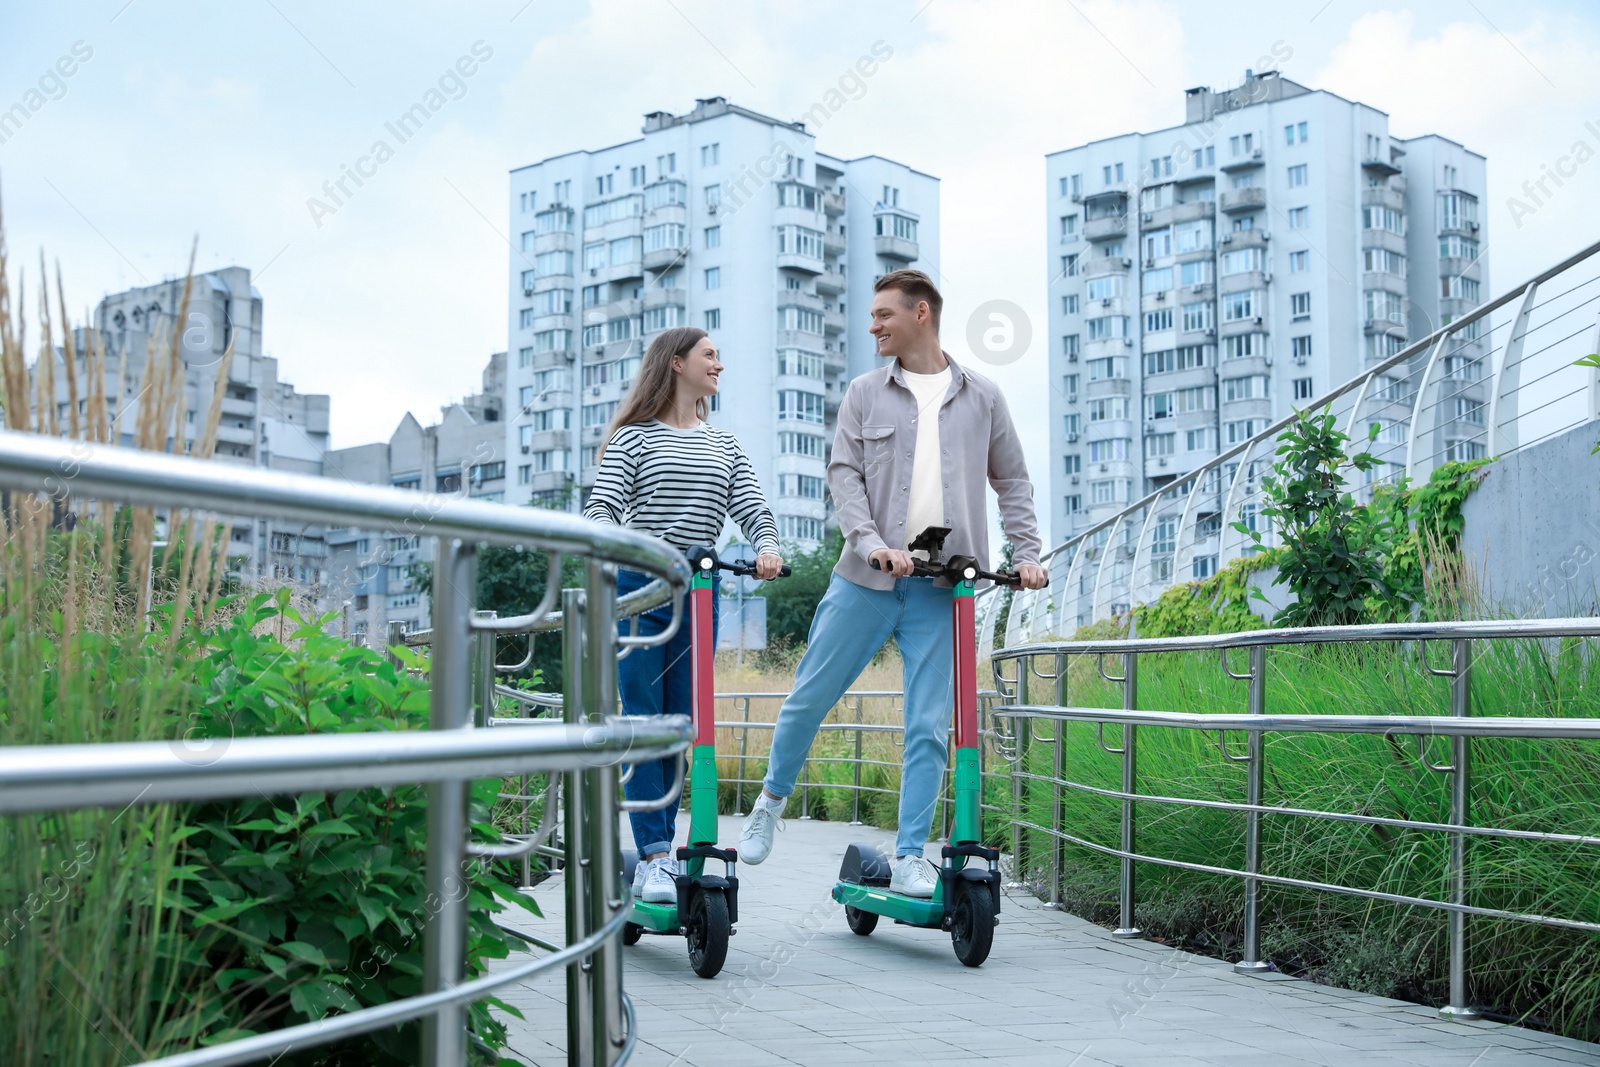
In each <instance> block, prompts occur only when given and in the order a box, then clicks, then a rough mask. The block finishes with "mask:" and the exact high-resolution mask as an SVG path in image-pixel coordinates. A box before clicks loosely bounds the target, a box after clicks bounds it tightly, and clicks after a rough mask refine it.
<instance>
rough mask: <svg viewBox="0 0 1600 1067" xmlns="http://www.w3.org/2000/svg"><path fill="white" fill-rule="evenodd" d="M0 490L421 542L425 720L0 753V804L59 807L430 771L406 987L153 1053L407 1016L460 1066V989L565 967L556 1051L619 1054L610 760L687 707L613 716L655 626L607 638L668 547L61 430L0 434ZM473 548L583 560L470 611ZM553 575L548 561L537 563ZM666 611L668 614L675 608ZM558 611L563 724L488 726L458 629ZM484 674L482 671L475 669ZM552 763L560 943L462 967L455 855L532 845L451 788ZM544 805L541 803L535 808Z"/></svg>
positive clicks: (545, 622) (495, 507)
mask: <svg viewBox="0 0 1600 1067" xmlns="http://www.w3.org/2000/svg"><path fill="white" fill-rule="evenodd" d="M0 489H4V490H7V491H9V492H10V493H11V494H12V499H13V503H14V502H15V497H16V494H19V493H22V494H35V495H37V496H40V497H44V498H47V499H49V500H50V501H52V502H53V503H54V504H55V505H56V506H57V507H59V508H67V507H69V506H70V504H71V502H72V501H73V500H75V499H76V500H88V499H96V500H104V501H114V502H118V503H123V504H132V505H136V506H144V507H149V508H153V509H160V510H163V511H166V512H168V513H169V514H170V515H173V516H175V515H176V514H177V513H179V512H180V511H187V512H189V513H190V514H191V515H199V514H212V515H217V514H221V515H236V516H252V517H271V518H278V519H291V520H298V521H303V522H308V523H326V524H330V525H344V526H353V527H359V528H365V529H376V530H404V531H406V532H407V533H408V534H420V535H423V536H432V537H435V538H436V539H437V553H436V562H435V569H434V590H435V595H434V597H433V624H434V625H433V628H432V630H431V632H430V634H429V638H430V641H431V646H432V647H431V659H430V664H429V674H430V683H429V702H430V730H429V731H428V732H426V733H393V734H378V735H372V734H362V735H332V736H329V735H323V736H309V737H294V738H246V739H238V740H235V741H233V742H231V743H230V745H229V747H228V748H227V750H226V751H225V752H224V753H222V755H221V756H220V757H218V758H217V759H216V760H214V761H211V762H209V763H207V764H205V765H201V764H199V763H197V762H195V761H186V760H184V759H183V758H182V757H181V756H180V754H179V753H178V752H177V751H176V750H175V749H174V748H173V747H172V746H170V745H168V744H166V743H162V742H156V743H154V744H139V745H123V744H97V745H82V746H28V747H20V748H18V747H12V748H3V749H0V811H9V812H21V811H38V810H56V809H72V808H81V807H85V806H101V805H109V804H123V803H134V802H138V803H148V802H155V801H160V800H193V799H201V798H206V797H231V796H242V795H245V794H247V793H249V794H254V793H255V791H256V790H258V789H259V790H261V791H262V792H272V791H274V790H275V791H278V792H287V791H294V790H315V791H322V790H324V789H327V788H349V787H357V786H367V785H392V784H397V783H401V782H415V781H422V782H426V783H427V801H428V803H427V846H426V847H427V852H426V856H427V859H426V864H427V870H426V891H427V893H428V894H429V895H430V899H433V900H437V901H438V902H439V906H438V908H437V909H436V910H434V911H431V912H430V914H429V916H428V919H427V922H426V925H425V928H424V931H423V949H424V953H423V955H424V966H423V979H422V993H421V994H420V995H418V996H415V997H410V998H406V999H404V1000H400V1001H395V1002H392V1003H389V1004H385V1005H382V1006H380V1007H375V1008H369V1009H364V1010H362V1011H357V1012H351V1013H349V1014H347V1015H342V1016H337V1017H334V1018H331V1019H327V1020H324V1021H322V1022H319V1023H315V1024H309V1025H308V1026H301V1027H294V1028H290V1029H285V1030H280V1031H277V1032H275V1033H267V1034H262V1035H259V1036H257V1037H252V1038H247V1039H243V1040H239V1041H233V1042H229V1043H226V1044H221V1045H217V1046H214V1047H211V1048H207V1049H203V1050H198V1051H194V1052H188V1053H183V1054H180V1055H178V1056H173V1057H168V1058H166V1059H164V1060H160V1061H157V1062H159V1063H161V1064H163V1065H171V1067H178V1065H182V1067H198V1065H201V1064H205V1065H208V1067H209V1065H218V1064H232V1063H244V1062H248V1061H252V1060H256V1059H259V1058H261V1057H263V1056H270V1055H272V1054H273V1053H277V1052H282V1051H283V1050H284V1049H287V1048H288V1047H290V1046H291V1045H293V1046H296V1047H301V1048H303V1047H306V1046H307V1045H312V1044H318V1043H325V1042H327V1041H330V1040H333V1039H335V1038H337V1037H342V1036H348V1035H349V1034H353V1033H360V1032H364V1031H367V1030H371V1029H375V1028H377V1027H381V1026H387V1025H392V1024H395V1023H398V1022H401V1021H404V1020H408V1019H421V1020H422V1057H423V1059H422V1062H423V1063H424V1064H425V1065H426V1067H463V1065H464V1064H465V1063H466V1059H467V1036H468V1035H467V1007H468V1004H469V1003H470V1002H471V1001H472V1000H474V999H477V998H479V997H481V996H483V995H484V994H485V993H486V992H488V991H489V990H491V989H494V988H498V987H500V986H503V985H506V984H509V983H511V982H515V981H518V980H520V979H523V978H526V977H528V976H529V975H532V974H535V973H537V972H539V971H541V970H545V969H548V968H552V967H557V966H564V967H565V968H566V972H567V1037H568V1061H569V1063H573V1064H579V1063H581V1064H586V1065H593V1067H612V1065H614V1064H616V1063H618V1062H620V1061H621V1060H622V1059H624V1058H626V1056H627V1055H628V1054H629V1053H630V1052H631V1049H632V1046H633V1040H634V1036H635V1035H634V1034H633V1025H632V1021H631V1020H632V1008H631V1005H629V1004H628V1002H627V1001H626V998H625V997H624V995H623V990H622V970H621V957H620V951H621V949H620V944H619V938H620V935H621V930H622V926H623V924H624V922H625V921H626V916H627V906H628V900H627V893H626V890H625V887H623V886H622V884H621V877H620V873H619V870H618V847H617V840H616V835H617V812H618V811H619V810H623V809H625V808H626V805H625V804H622V803H619V802H618V800H617V783H618V774H617V764H618V763H619V762H621V761H623V760H626V761H628V762H633V761H637V760H641V759H650V758H660V757H662V756H665V755H668V754H670V753H673V752H682V751H684V750H685V749H686V748H687V747H688V744H689V741H690V739H691V735H690V731H689V725H688V721H687V720H686V719H667V720H662V721H660V722H657V723H653V724H644V723H640V722H638V721H633V720H618V719H616V718H614V717H613V716H611V714H610V712H611V711H612V709H613V708H614V706H615V696H614V691H615V685H616V656H617V647H618V645H619V644H630V643H633V644H640V643H645V642H647V641H648V642H652V643H653V642H655V641H658V640H664V639H665V637H652V638H627V637H623V638H619V637H618V636H617V631H616V621H615V619H616V614H615V612H616V610H617V597H616V568H617V567H618V566H624V567H629V568H632V569H636V570H641V571H645V572H647V573H650V574H653V575H655V576H656V577H657V578H659V579H661V581H660V582H657V583H653V585H652V586H651V587H648V588H647V589H645V590H641V591H640V592H639V594H637V595H636V596H635V597H634V598H633V599H632V600H630V601H629V602H628V603H629V605H630V606H636V605H638V604H641V603H643V602H645V601H647V600H649V599H650V598H652V597H656V598H659V599H662V600H664V599H666V598H668V597H672V598H673V599H674V600H675V601H676V602H681V601H682V596H681V595H678V594H681V593H682V592H683V591H684V590H686V589H687V586H688V579H689V568H688V564H687V562H686V561H685V560H684V559H683V557H682V556H681V554H679V553H678V552H677V551H676V550H674V549H672V548H671V547H670V546H669V545H667V544H666V543H665V542H662V541H658V540H656V539H654V538H650V537H646V536H643V535H640V534H637V533H634V532H631V531H628V530H624V529H619V528H617V527H612V526H601V525H598V524H594V523H590V522H587V521H585V520H582V519H580V518H578V517H576V516H572V515H567V514H564V513H560V512H552V511H544V510H537V509H531V508H509V507H505V506H504V505H500V504H492V503H484V502H477V501H466V500H460V499H452V498H445V497H438V496H424V495H419V494H416V493H411V492H406V491H403V490H397V489H390V488H382V487H375V486H358V485H349V484H345V483H342V482H338V481H334V480H332V479H323V478H315V477H308V476H303V475H290V474H285V473H280V472H275V471H268V470H261V469H255V468H244V467H238V466H233V465H224V464H219V463H207V462H203V461H199V460H194V459H188V458H183V457H178V456H171V455H165V454H157V453H150V452H139V451H135V450H132V449H123V448H114V447H110V446H106V445H101V444H89V443H85V442H81V441H78V442H68V441H61V440H57V439H53V438H47V437H40V436H35V435H31V434H22V433H16V432H13V431H0ZM479 544H498V545H506V546H522V547H527V548H535V549H541V550H544V551H547V552H549V553H551V554H552V556H553V557H554V556H555V555H556V554H558V553H568V554H577V555H582V556H587V557H588V558H589V562H588V570H587V579H586V586H585V588H584V589H568V590H564V591H561V596H562V604H561V609H562V610H561V612H560V614H559V615H554V616H553V615H551V614H550V613H549V608H550V607H551V606H552V605H553V603H554V596H555V592H556V588H557V585H558V583H552V586H551V590H550V592H549V593H548V594H547V596H546V598H545V602H544V603H542V604H541V605H540V606H539V607H538V608H537V609H536V610H535V612H533V613H532V614H531V615H530V616H525V617H520V618H518V619H512V620H496V619H494V618H492V617H489V616H486V615H483V614H480V613H477V612H475V611H474V610H473V603H472V599H473V595H474V589H475V586H476V581H475V561H476V553H477V548H478V545H479ZM552 571H553V572H555V573H559V572H556V571H555V566H554V565H553V567H552ZM676 614H677V613H676V612H675V615H676ZM556 625H559V626H560V628H561V632H562V639H563V655H564V657H565V664H566V687H565V693H564V696H563V704H564V718H565V720H566V721H565V722H564V723H545V724H541V725H539V726H538V728H536V729H520V730H503V731H495V732H492V733H491V732H488V731H483V730H475V729H474V728H473V727H474V725H475V724H487V721H488V719H489V718H490V714H489V709H490V707H491V706H492V699H493V698H492V695H491V694H492V689H491V688H485V687H484V682H483V681H482V680H483V679H484V678H485V673H484V672H483V671H480V670H475V669H474V666H473V661H472V657H473V655H474V654H475V653H476V654H477V655H478V656H480V657H485V656H487V652H486V651H485V650H486V649H490V650H492V643H491V642H479V644H478V647H477V648H476V649H474V648H473V647H471V640H472V637H473V635H474V634H493V633H497V632H506V631H507V630H516V629H517V628H519V627H524V626H527V627H533V626H539V627H553V626H556ZM489 677H490V679H491V680H492V675H490V676H489ZM541 770H542V771H545V772H547V773H555V772H561V774H562V777H563V790H562V791H563V793H564V800H565V803H564V804H563V817H564V822H565V833H564V834H563V838H562V840H563V848H564V853H563V859H564V860H565V864H566V869H567V901H568V907H567V917H566V922H567V929H566V934H567V937H566V945H565V946H564V947H560V948H557V947H556V946H553V945H545V947H547V948H550V949H553V950H554V951H553V954H552V955H549V956H546V957H544V958H542V959H540V960H537V961H535V962H533V963H530V964H525V965H522V966H518V967H513V968H511V969H509V970H507V971H504V972H502V973H500V974H496V975H491V976H487V977H484V978H479V979H476V980H474V981H471V982H468V981H465V980H464V972H465V966H466V939H467V916H468V908H467V894H466V893H465V892H462V891H461V889H462V886H463V885H464V878H465V874H464V871H463V865H464V863H465V862H466V860H467V858H468V857H469V856H476V857H483V858H497V859H504V858H514V857H516V856H518V855H523V854H526V852H527V851H531V846H530V845H528V843H527V842H519V843H517V844H515V845H513V846H510V847H507V846H497V845H483V844H476V843H473V842H471V841H470V840H469V833H470V829H469V825H468V821H467V819H468V786H469V784H470V782H471V781H472V780H474V779H479V778H486V777H494V776H497V775H526V774H530V773H534V772H536V771H541ZM547 806H548V805H547Z"/></svg>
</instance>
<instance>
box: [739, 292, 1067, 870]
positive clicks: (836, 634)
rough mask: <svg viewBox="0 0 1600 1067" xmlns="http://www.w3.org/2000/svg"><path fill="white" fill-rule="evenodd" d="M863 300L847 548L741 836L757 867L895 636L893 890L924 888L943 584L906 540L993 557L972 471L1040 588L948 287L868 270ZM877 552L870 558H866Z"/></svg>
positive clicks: (948, 638)
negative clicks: (833, 715)
mask: <svg viewBox="0 0 1600 1067" xmlns="http://www.w3.org/2000/svg"><path fill="white" fill-rule="evenodd" d="M874 289H875V291H876V294H877V295H876V296H875V298H874V299H873V302H872V329H871V332H872V335H873V337H874V338H876V339H877V343H878V354H879V355H880V356H887V357H888V358H889V359H891V360H892V361H893V362H891V363H890V364H889V366H888V367H886V368H884V369H882V370H874V371H871V372H869V373H867V374H863V375H862V376H861V377H859V378H857V379H855V380H854V381H852V382H851V383H850V388H849V390H848V391H847V392H846V393H845V396H844V401H843V402H842V403H841V404H840V406H839V429H838V432H837V434H836V435H835V437H834V441H833V458H832V460H831V461H830V462H829V464H828V485H829V488H830V489H831V490H832V491H833V503H834V512H835V514H836V515H837V516H838V519H839V528H840V530H841V531H842V532H843V533H844V537H845V547H844V552H843V553H841V554H840V556H839V563H838V565H837V566H835V567H834V570H833V578H832V580H831V581H830V583H829V585H828V591H827V593H826V594H825V595H824V596H823V598H822V602H821V603H819V604H818V605H817V613H816V615H815V617H813V619H812V621H811V634H810V638H809V643H808V645H807V647H806V653H805V655H804V656H803V657H802V658H801V660H800V666H799V668H798V669H797V670H796V672H795V681H794V690H793V691H792V692H791V693H790V694H789V697H788V699H786V700H785V701H784V702H783V709H782V711H780V712H779V713H778V722H777V727H776V729H775V730H774V732H773V737H772V753H771V756H770V758H769V760H768V769H767V778H766V781H765V783H764V789H763V790H762V795H761V796H760V797H759V798H758V799H757V801H756V803H755V806H754V808H753V809H752V810H751V813H750V816H749V818H747V819H746V820H745V823H744V828H743V830H742V832H741V834H740V838H739V858H740V859H742V860H744V861H745V862H746V863H761V862H762V861H764V860H765V859H766V858H767V855H768V854H769V853H770V852H771V850H772V834H773V830H774V828H775V825H776V822H777V819H778V816H779V815H780V814H782V812H783V805H784V800H785V799H786V798H787V797H788V796H789V794H790V793H792V792H793V791H794V785H795V780H796V778H798V777H799V774H800V767H801V765H802V764H803V763H804V762H805V759H806V754H807V753H808V752H809V751H810V749H811V742H812V741H813V740H814V739H815V738H816V735H817V728H818V727H819V726H820V725H821V723H822V720H823V718H824V717H825V716H826V715H827V714H828V712H829V710H830V709H832V707H833V706H834V705H835V704H837V703H838V701H839V698H840V697H841V696H843V695H844V693H845V690H846V689H848V688H849V687H850V685H851V684H852V683H853V682H854V681H855V680H856V678H857V677H858V676H859V675H860V674H861V671H862V668H864V667H865V666H866V665H867V663H868V662H869V661H870V660H871V659H872V657H873V656H875V655H876V654H877V653H878V650H879V649H880V648H882V647H883V643H884V642H885V641H886V640H888V638H889V637H891V636H893V637H894V639H895V643H896V644H897V645H898V646H899V649H900V658H901V661H902V665H903V669H904V691H905V700H904V705H905V739H906V741H905V755H904V757H903V759H902V769H901V776H900V829H899V835H898V837H897V839H896V842H895V857H896V858H895V864H894V869H893V874H892V880H891V881H890V884H889V888H890V889H892V890H894V891H895V892H898V893H905V894H907V895H910V896H918V897H931V896H932V895H933V890H934V886H936V885H937V884H938V872H937V871H936V869H935V868H934V866H933V864H931V863H929V862H928V861H927V860H926V859H924V858H923V857H922V849H923V845H924V844H925V843H926V842H927V840H928V831H929V830H930V829H931V827H932V826H933V815H934V808H935V805H936V804H937V803H938V801H939V784H940V782H941V780H942V779H943V776H944V769H945V734H946V731H947V730H948V727H949V723H950V706H951V653H952V650H953V649H952V640H953V638H952V633H951V619H950V593H949V591H948V589H949V587H948V585H946V584H945V583H944V582H943V581H939V582H938V583H937V584H938V585H940V586H944V588H938V587H936V584H935V579H931V578H913V577H910V575H911V571H912V562H911V554H910V553H909V552H908V551H907V545H908V544H909V543H910V542H911V541H912V540H913V539H914V538H915V537H916V536H917V535H918V534H920V533H921V532H922V531H923V530H924V529H926V528H927V527H929V526H944V527H949V528H950V529H951V531H952V532H951V534H950V536H949V538H948V539H947V540H946V542H945V552H946V554H947V555H970V556H974V557H976V558H977V559H978V560H980V561H982V562H984V563H985V564H987V563H988V561H989V545H988V528H989V524H988V516H987V512H986V510H985V505H984V482H985V481H986V480H987V481H988V483H989V484H991V485H993V486H994V488H995V491H996V492H997V493H998V494H999V497H1000V514H1001V517H1002V519H1003V520H1004V522H1005V528H1006V533H1007V534H1008V535H1009V536H1010V538H1011V545H1012V549H1013V562H1014V564H1015V566H1016V568H1017V571H1018V573H1019V574H1020V575H1021V578H1022V585H1023V587H1024V588H1027V589H1040V588H1043V586H1044V584H1045V581H1046V575H1045V571H1044V569H1043V568H1042V567H1040V566H1039V548H1040V545H1039V536H1038V529H1037V525H1036V524H1035V521H1034V512H1033V486H1032V485H1031V484H1030V483H1029V481H1028V470H1027V466H1026V464H1025V463H1024V462H1023V458H1022V443H1021V442H1020V441H1019V440H1018V438H1017V431H1016V428H1015V427H1014V426H1013V425H1012V424H1011V414H1010V411H1009V409H1008V408H1007V407H1006V402H1005V398H1004V397H1003V396H1001V394H1000V390H999V389H998V388H996V387H995V385H994V383H993V382H990V381H989V380H988V379H986V378H981V377H979V376H978V375H976V374H974V373H972V372H971V371H969V370H966V369H965V368H963V367H961V366H959V365H958V364H957V363H956V362H955V361H954V360H953V359H951V358H950V356H949V355H948V354H947V353H945V352H944V351H943V350H942V349H941V348H940V347H939V313H940V311H941V309H942V308H943V307H944V299H943V298H942V297H941V296H940V295H939V290H938V289H936V288H935V287H934V284H933V281H932V280H931V279H930V278H929V277H928V276H927V275H926V274H924V273H922V272H921V271H917V270H897V271H893V272H891V273H889V274H885V275H884V276H883V277H881V278H879V279H878V281H877V284H876V285H875V286H874ZM874 561H875V562H876V563H877V569H874V568H873V567H872V563H873V562H874Z"/></svg>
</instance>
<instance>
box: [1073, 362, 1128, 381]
mask: <svg viewBox="0 0 1600 1067" xmlns="http://www.w3.org/2000/svg"><path fill="white" fill-rule="evenodd" d="M1088 367H1089V380H1090V381H1091V382H1101V381H1106V380H1109V379H1120V378H1126V377H1127V376H1128V361H1127V360H1126V359H1124V358H1122V357H1120V356H1106V357H1105V358H1103V359H1091V360H1090V361H1089V362H1088ZM1074 377H1076V376H1074Z"/></svg>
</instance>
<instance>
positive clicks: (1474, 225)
mask: <svg viewBox="0 0 1600 1067" xmlns="http://www.w3.org/2000/svg"><path fill="white" fill-rule="evenodd" d="M1467 229H1469V230H1471V231H1472V232H1473V233H1477V232H1478V224H1477V223H1476V222H1469V223H1467Z"/></svg>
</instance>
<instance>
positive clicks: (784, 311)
mask: <svg viewBox="0 0 1600 1067" xmlns="http://www.w3.org/2000/svg"><path fill="white" fill-rule="evenodd" d="M778 328H779V329H783V330H798V331H800V332H801V333H815V334H820V333H821V332H822V312H820V311H814V310H812V309H811V308H802V307H782V308H779V309H778ZM707 329H710V327H707Z"/></svg>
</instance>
